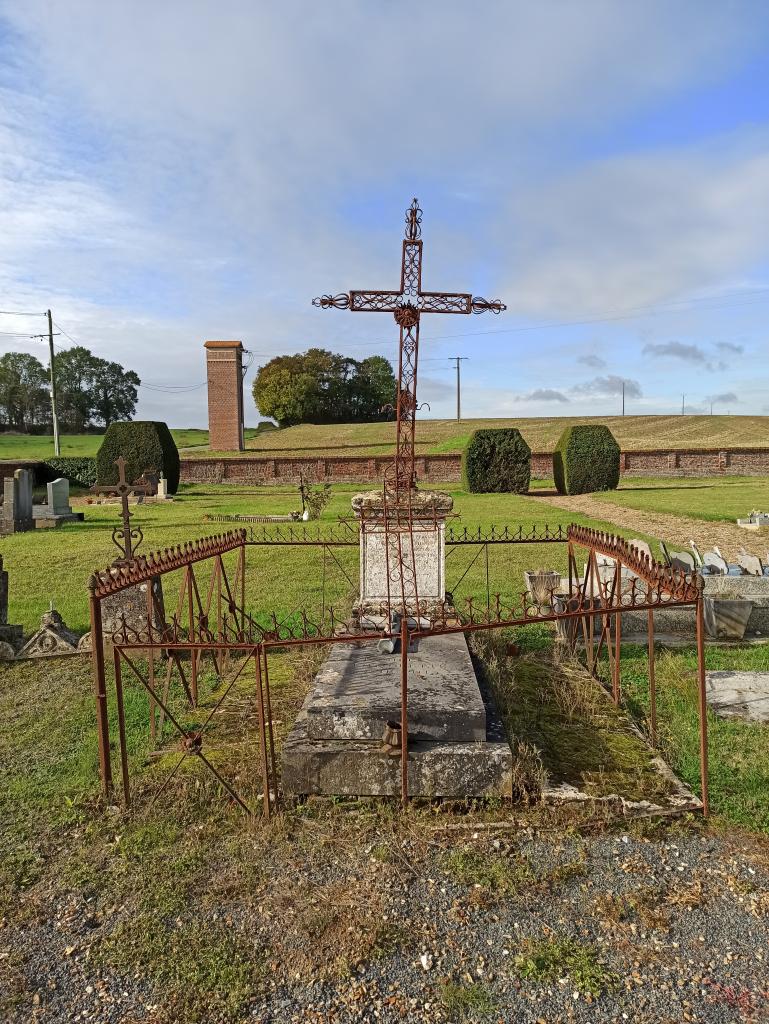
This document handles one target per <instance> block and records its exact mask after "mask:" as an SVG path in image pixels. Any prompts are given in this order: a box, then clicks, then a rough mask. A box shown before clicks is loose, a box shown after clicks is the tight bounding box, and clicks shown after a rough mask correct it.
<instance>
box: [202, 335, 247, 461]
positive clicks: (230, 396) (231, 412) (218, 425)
mask: <svg viewBox="0 0 769 1024" xmlns="http://www.w3.org/2000/svg"><path fill="white" fill-rule="evenodd" d="M205 349H206V370H207V373H208V445H209V447H210V448H211V449H212V450H213V451H220V452H224V451H233V452H242V451H243V345H242V344H241V342H239V341H207V342H206V343H205Z"/></svg>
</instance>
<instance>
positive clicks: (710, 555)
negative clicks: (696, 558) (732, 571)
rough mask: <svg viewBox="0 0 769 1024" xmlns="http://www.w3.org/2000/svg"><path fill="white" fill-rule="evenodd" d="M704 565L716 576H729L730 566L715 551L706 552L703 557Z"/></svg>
mask: <svg viewBox="0 0 769 1024" xmlns="http://www.w3.org/2000/svg"><path fill="white" fill-rule="evenodd" d="M702 564H703V565H704V567H705V568H706V569H707V570H708V571H709V572H710V573H712V574H713V575H716V576H728V575H729V565H728V564H727V562H726V561H725V559H723V558H722V557H721V556H720V555H717V554H716V553H715V551H706V552H705V554H704V555H703V556H702Z"/></svg>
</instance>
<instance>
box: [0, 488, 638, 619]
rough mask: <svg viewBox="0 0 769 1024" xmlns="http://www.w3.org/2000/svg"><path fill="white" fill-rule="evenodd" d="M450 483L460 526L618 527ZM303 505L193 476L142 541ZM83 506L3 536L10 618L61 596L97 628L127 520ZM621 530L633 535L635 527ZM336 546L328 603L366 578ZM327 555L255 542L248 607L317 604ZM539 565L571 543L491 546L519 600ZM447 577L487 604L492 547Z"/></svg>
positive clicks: (190, 535) (179, 538)
mask: <svg viewBox="0 0 769 1024" xmlns="http://www.w3.org/2000/svg"><path fill="white" fill-rule="evenodd" d="M359 490H360V487H359V486H358V485H355V484H348V485H337V486H334V488H333V490H332V500H331V502H330V504H329V505H328V506H327V507H326V509H325V510H324V513H323V516H322V519H321V520H320V521H319V524H320V525H321V526H323V527H324V528H330V527H332V526H334V525H338V522H337V521H338V518H339V516H349V515H350V500H351V498H352V495H353V494H354V493H356V492H357V491H359ZM447 490H449V491H450V492H451V494H452V495H453V497H454V500H455V510H456V512H457V513H458V514H459V518H458V519H456V520H452V523H453V524H454V525H456V526H457V527H459V528H461V527H463V526H467V527H472V528H476V527H478V526H480V527H482V528H487V527H489V526H490V525H491V524H492V523H496V524H511V525H514V526H515V527H516V528H517V526H518V525H521V526H523V527H524V528H525V529H529V528H531V527H532V526H535V525H539V526H542V525H543V524H544V523H546V522H547V523H549V524H550V525H551V526H558V525H561V526H564V527H565V526H567V525H568V524H569V523H570V522H577V523H584V524H589V525H593V526H596V527H600V528H602V529H614V528H613V527H611V525H610V524H609V523H608V522H601V521H598V520H590V519H587V518H585V517H582V516H579V515H575V514H574V513H572V512H569V511H567V510H562V509H556V508H553V507H550V506H543V505H542V504H541V503H539V502H538V501H537V500H536V499H535V498H529V497H526V496H522V495H514V494H466V493H465V492H463V491H462V490H460V489H459V488H458V486H457V485H456V484H452V485H448V486H447ZM297 506H299V507H301V506H300V501H299V495H298V493H297V489H296V488H295V487H261V488H253V489H251V488H245V487H240V488H237V487H233V486H231V485H229V486H228V485H225V484H222V485H209V486H203V485H185V486H183V487H182V488H181V490H180V492H179V494H178V495H177V497H176V499H175V500H174V501H173V502H168V503H165V504H163V505H155V504H148V505H138V506H134V507H132V512H133V520H132V522H133V524H134V525H136V526H139V527H140V528H141V530H142V531H143V533H144V541H143V544H142V547H141V549H140V550H142V551H144V552H145V553H146V552H150V551H155V550H158V549H162V548H165V547H170V546H172V545H174V544H180V543H184V542H185V541H189V540H194V539H196V538H198V537H203V536H209V535H212V534H215V533H221V532H224V531H226V530H229V529H235V528H237V527H238V524H237V523H227V522H225V523H215V522H207V521H206V519H205V517H206V516H208V515H219V514H226V515H231V514H262V515H266V514H287V513H288V512H291V511H292V510H295V509H296V508H297ZM79 507H80V508H81V509H82V510H83V511H84V513H85V522H84V523H72V524H66V525H64V526H62V527H59V528H58V529H57V530H37V531H35V532H30V533H19V534H14V535H12V536H8V537H5V538H3V539H2V542H0V551H1V552H2V554H3V557H4V565H5V568H6V569H7V570H8V571H9V573H10V608H9V616H10V618H9V621H11V622H18V623H21V624H22V625H24V626H25V627H26V628H27V629H28V630H31V629H33V628H36V627H37V625H38V624H39V621H40V616H41V615H42V613H43V612H44V611H46V610H47V608H48V606H49V602H50V601H53V602H54V605H55V607H56V608H57V609H58V610H59V611H60V612H61V613H62V615H63V616H64V618H65V620H66V622H67V624H68V625H69V626H70V628H72V629H75V630H77V631H80V632H84V631H85V630H87V629H88V602H87V583H88V577H89V576H90V574H91V572H92V571H93V570H94V569H97V568H104V567H105V566H106V565H107V564H108V563H109V562H110V561H111V560H112V559H113V558H114V557H115V554H116V552H115V548H114V546H113V544H112V540H111V534H112V528H113V526H115V525H116V524H117V523H118V521H119V519H118V515H119V507H118V506H116V505H81V506H79ZM312 525H314V524H311V526H312ZM618 532H620V533H623V535H625V536H634V534H633V532H632V531H630V532H628V531H618ZM354 539H355V538H354V537H353V540H354ZM645 539H648V540H650V541H651V540H653V539H652V538H645ZM479 552H480V555H479V557H478V558H477V560H476V561H475V563H474V565H473V566H472V568H470V569H469V571H468V572H467V574H466V575H465V570H467V569H468V567H469V566H470V562H471V561H472V560H473V558H475V556H476V555H478V554H479ZM334 555H335V556H336V560H337V561H335V560H334V559H333V558H332V557H331V556H330V555H326V556H325V563H326V568H325V579H326V606H327V607H328V604H329V603H331V604H334V606H336V607H344V605H345V602H346V601H347V603H348V605H349V598H350V594H351V591H352V589H353V587H354V585H355V581H356V580H357V578H358V551H357V544H353V545H352V546H350V547H342V548H336V549H334ZM323 563H324V553H323V551H322V550H321V549H320V548H286V547H280V548H268V547H249V548H248V573H247V576H248V588H247V594H246V601H247V605H248V607H249V610H252V611H255V612H256V613H257V614H259V613H265V612H267V611H272V610H275V611H276V612H277V613H278V614H279V616H281V617H282V616H285V615H288V614H290V613H291V612H293V611H295V610H296V609H299V608H301V607H306V608H308V609H309V610H310V611H312V612H316V613H317V612H318V611H319V610H320V609H321V605H322V602H323V594H322V591H323V576H324V569H323ZM338 563H339V564H338ZM340 566H341V567H340ZM540 567H541V568H552V569H559V570H562V571H565V569H566V545H565V544H543V545H533V546H530V545H514V546H513V545H497V546H491V547H490V548H489V573H490V583H491V590H492V593H496V592H497V591H499V592H500V593H501V594H502V595H503V596H504V598H505V600H506V601H507V602H508V603H510V602H513V601H515V602H516V603H519V602H520V599H521V594H522V592H523V591H524V589H525V585H524V580H523V572H524V570H525V569H530V568H540ZM342 569H343V570H344V573H346V574H347V577H349V580H348V579H347V578H346V577H345V575H344V573H343V571H342ZM203 575H205V571H204V572H203ZM463 576H464V579H462V577H463ZM350 580H351V581H353V582H352V584H351V583H350ZM460 580H461V582H459V581H460ZM446 584H447V589H449V590H451V591H452V592H453V593H454V594H455V599H456V601H457V602H462V601H464V600H466V599H467V598H468V597H471V596H472V597H474V598H475V599H476V601H478V600H480V601H481V602H482V603H484V604H485V586H486V584H485V561H484V553H483V551H482V550H481V549H480V548H478V547H459V548H456V549H454V550H449V552H448V554H447V559H446ZM171 589H173V588H172V587H171ZM174 600H175V597H174Z"/></svg>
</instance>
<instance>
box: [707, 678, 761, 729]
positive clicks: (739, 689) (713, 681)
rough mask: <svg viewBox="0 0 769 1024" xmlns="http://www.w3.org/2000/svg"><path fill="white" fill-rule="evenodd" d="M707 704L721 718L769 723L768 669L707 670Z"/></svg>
mask: <svg viewBox="0 0 769 1024" xmlns="http://www.w3.org/2000/svg"><path fill="white" fill-rule="evenodd" d="M705 685H706V688H707V698H708V704H709V705H710V706H711V708H712V709H713V710H714V711H715V713H716V714H717V715H720V716H721V717H722V718H742V719H745V720H746V721H749V722H769V672H706V673H705Z"/></svg>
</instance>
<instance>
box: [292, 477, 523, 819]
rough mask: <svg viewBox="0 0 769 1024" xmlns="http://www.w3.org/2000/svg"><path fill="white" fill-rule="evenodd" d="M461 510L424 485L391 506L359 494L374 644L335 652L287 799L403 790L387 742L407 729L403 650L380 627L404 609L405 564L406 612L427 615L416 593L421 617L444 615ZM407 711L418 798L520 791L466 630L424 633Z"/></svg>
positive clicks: (366, 614) (318, 689)
mask: <svg viewBox="0 0 769 1024" xmlns="http://www.w3.org/2000/svg"><path fill="white" fill-rule="evenodd" d="M452 506H453V500H452V498H451V496H450V495H449V494H445V493H443V492H441V491H418V490H416V489H414V490H412V491H411V492H410V493H409V495H408V497H407V498H404V499H402V501H401V504H400V505H399V504H397V503H396V502H395V499H393V501H392V503H388V506H387V509H385V506H384V499H383V494H382V492H381V491H370V492H366V493H362V494H357V495H355V497H354V498H353V501H352V507H353V511H354V512H355V515H356V517H357V518H358V520H359V522H360V563H361V564H360V597H359V600H358V604H357V609H358V613H359V628H360V629H361V630H364V631H366V630H370V632H371V640H370V641H364V642H362V643H355V644H350V645H345V646H342V645H335V646H334V647H333V648H332V649H331V652H330V654H329V656H328V657H327V659H326V661H325V663H324V665H323V666H322V668H321V669H320V671H319V672H318V674H317V675H316V677H315V680H314V683H313V686H312V688H311V690H310V693H309V694H308V696H307V699H306V701H305V703H304V706H303V708H302V711H301V713H300V715H299V717H298V718H297V721H296V723H295V725H294V728H293V729H292V730H291V733H290V734H289V736H288V737H287V739H286V742H285V744H284V746H283V755H282V758H283V771H282V779H283V787H284V790H285V791H286V793H290V794H293V795H295V796H300V795H311V794H315V795H357V796H394V795H397V794H398V793H400V787H401V769H402V763H401V754H400V746H399V745H396V747H395V748H393V747H392V746H391V742H390V739H388V737H392V736H393V735H394V734H398V731H399V728H400V726H399V723H400V716H401V659H400V656H399V654H398V651H397V650H396V651H395V652H394V653H388V652H387V651H385V647H386V648H388V649H390V648H392V647H394V646H395V645H391V644H385V645H384V646H378V645H377V639H378V638H379V636H380V635H381V634H380V632H378V630H377V627H380V629H381V627H382V626H386V627H388V626H389V621H388V618H389V617H388V614H387V613H388V611H390V612H398V611H400V610H401V609H402V607H403V595H402V594H401V572H400V566H399V561H398V560H399V558H402V560H403V563H404V565H405V572H404V573H403V584H404V590H405V603H406V610H407V612H408V613H409V614H413V613H414V612H415V611H416V604H417V598H418V602H419V611H420V614H421V616H422V617H426V616H430V615H432V614H442V613H443V612H444V610H445V607H446V603H447V602H446V586H445V569H444V559H445V526H446V518H447V516H448V515H449V514H450V513H451V510H452ZM385 515H386V516H387V517H388V529H387V530H385ZM399 543H400V551H399V550H398V546H399ZM414 577H416V593H415V588H414ZM388 596H389V602H388ZM388 604H389V608H388ZM407 711H408V730H409V732H408V768H407V774H408V788H409V793H410V794H411V795H412V796H422V797H428V798H434V797H445V798H455V799H466V798H471V797H479V796H482V795H484V794H496V795H501V796H508V797H509V796H510V795H511V793H512V753H511V750H510V746H509V744H508V742H507V740H506V738H505V734H504V730H503V728H502V726H501V723H500V721H499V718H498V717H497V716H496V714H495V713H494V711H493V709H492V708H491V707H490V705H488V704H487V703H486V702H485V701H484V699H483V697H482V694H481V690H480V687H479V685H478V679H477V678H476V675H475V669H474V667H473V663H472V659H471V657H470V653H469V651H468V648H467V641H466V640H465V638H464V636H463V635H462V634H461V633H456V634H450V635H443V636H429V637H424V638H422V639H419V640H417V641H416V643H415V645H414V647H413V648H412V647H411V646H410V648H409V655H408V706H407Z"/></svg>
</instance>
